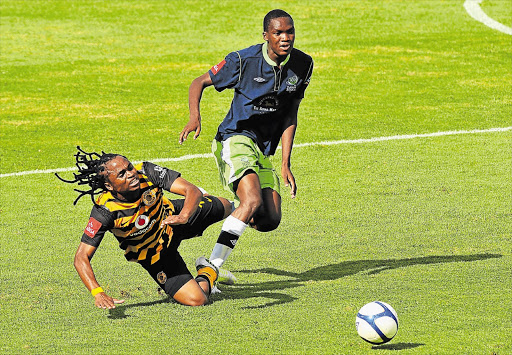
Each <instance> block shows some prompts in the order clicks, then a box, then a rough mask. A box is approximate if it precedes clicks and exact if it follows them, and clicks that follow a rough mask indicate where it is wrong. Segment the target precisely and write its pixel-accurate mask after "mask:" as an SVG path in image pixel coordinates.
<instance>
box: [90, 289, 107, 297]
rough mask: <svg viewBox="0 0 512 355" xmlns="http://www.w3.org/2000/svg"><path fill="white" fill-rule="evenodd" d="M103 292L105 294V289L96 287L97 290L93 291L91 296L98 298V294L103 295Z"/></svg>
mask: <svg viewBox="0 0 512 355" xmlns="http://www.w3.org/2000/svg"><path fill="white" fill-rule="evenodd" d="M101 292H105V291H103V289H102V288H101V287H96V288H94V289H92V290H91V294H92V295H93V296H96V295H97V294H98V293H101Z"/></svg>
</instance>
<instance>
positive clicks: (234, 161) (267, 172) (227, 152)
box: [212, 135, 281, 199]
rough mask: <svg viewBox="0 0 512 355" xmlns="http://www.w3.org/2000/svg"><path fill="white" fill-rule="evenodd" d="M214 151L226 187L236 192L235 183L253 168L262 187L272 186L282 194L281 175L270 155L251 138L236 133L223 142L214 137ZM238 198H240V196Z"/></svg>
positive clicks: (221, 178)
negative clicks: (278, 174)
mask: <svg viewBox="0 0 512 355" xmlns="http://www.w3.org/2000/svg"><path fill="white" fill-rule="evenodd" d="M212 151H213V154H214V155H215V160H216V161H217V167H218V168H219V175H220V181H221V182H222V185H223V186H224V189H226V190H228V191H231V192H233V193H235V191H234V189H233V183H234V182H236V181H237V180H238V179H240V178H241V177H242V176H243V175H244V174H245V173H246V172H247V171H248V170H252V171H254V172H255V173H256V174H257V175H258V177H259V179H260V185H261V188H262V189H264V188H271V189H272V190H275V191H277V193H279V194H281V191H280V187H279V177H278V176H277V173H276V171H275V169H274V167H273V166H272V163H271V162H270V159H269V157H268V156H265V155H263V153H262V152H261V150H260V148H258V146H257V145H256V143H255V142H254V141H253V140H252V139H251V138H249V137H246V136H242V135H236V136H231V137H229V138H228V139H226V140H225V141H222V142H219V141H217V140H216V139H214V140H213V143H212ZM235 197H236V194H235ZM236 198H237V199H238V197H236Z"/></svg>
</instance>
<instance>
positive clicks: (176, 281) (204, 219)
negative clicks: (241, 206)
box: [141, 196, 224, 297]
mask: <svg viewBox="0 0 512 355" xmlns="http://www.w3.org/2000/svg"><path fill="white" fill-rule="evenodd" d="M184 202H185V200H183V199H181V200H173V201H172V204H173V205H174V207H175V209H176V210H175V214H178V213H179V212H180V211H181V209H182V208H183V204H184ZM223 217H224V206H223V205H222V202H220V200H219V199H218V198H217V197H215V196H203V199H202V201H201V203H200V205H199V208H198V209H197V210H196V212H195V213H194V214H193V215H192V217H190V220H189V222H188V223H187V224H183V225H178V226H173V227H172V229H173V235H172V238H171V243H170V244H169V247H168V248H166V250H163V251H162V252H161V253H160V255H161V257H160V260H158V261H157V262H156V263H154V264H153V265H150V264H149V263H144V262H142V263H141V265H142V266H143V267H144V269H146V270H147V271H148V272H149V274H150V275H151V277H152V278H153V279H154V280H155V281H156V282H157V283H158V285H160V287H161V288H162V289H164V290H165V293H167V294H168V295H169V296H171V297H174V295H175V294H176V292H178V290H179V289H180V288H181V287H182V286H183V285H185V284H186V283H187V282H188V281H190V280H192V279H193V276H192V274H191V273H190V271H189V270H188V268H187V265H186V264H185V261H183V258H182V257H181V255H180V253H179V252H178V247H179V245H180V243H181V241H182V240H185V239H190V238H193V237H196V236H200V235H202V234H203V232H204V230H205V229H206V228H208V227H209V226H210V225H212V224H214V223H216V222H219V221H220V220H222V218H223Z"/></svg>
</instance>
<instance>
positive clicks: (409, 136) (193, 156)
mask: <svg viewBox="0 0 512 355" xmlns="http://www.w3.org/2000/svg"><path fill="white" fill-rule="evenodd" d="M510 130H512V127H502V128H489V129H475V130H472V131H446V132H435V133H424V134H407V135H401V136H388V137H374V138H367V139H343V140H339V141H324V142H312V143H302V144H294V146H293V148H302V147H311V146H316V145H339V144H361V143H374V142H384V141H393V140H402V139H413V138H429V137H440V136H450V135H458V134H476V133H494V132H505V131H510ZM278 149H280V148H278ZM211 157H213V154H211V153H210V154H191V155H184V156H181V157H177V158H157V159H148V160H149V161H151V162H153V163H164V162H172V161H184V160H191V159H201V158H211ZM75 170H76V167H72V168H58V169H46V170H29V171H20V172H17V173H7V174H0V178H4V177H12V176H24V175H34V174H53V173H61V172H67V171H75Z"/></svg>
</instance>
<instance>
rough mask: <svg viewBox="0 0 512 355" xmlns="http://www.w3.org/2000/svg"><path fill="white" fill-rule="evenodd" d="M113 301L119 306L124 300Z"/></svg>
mask: <svg viewBox="0 0 512 355" xmlns="http://www.w3.org/2000/svg"><path fill="white" fill-rule="evenodd" d="M113 300H114V304H121V303H124V300H118V299H115V298H114V299H113Z"/></svg>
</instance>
